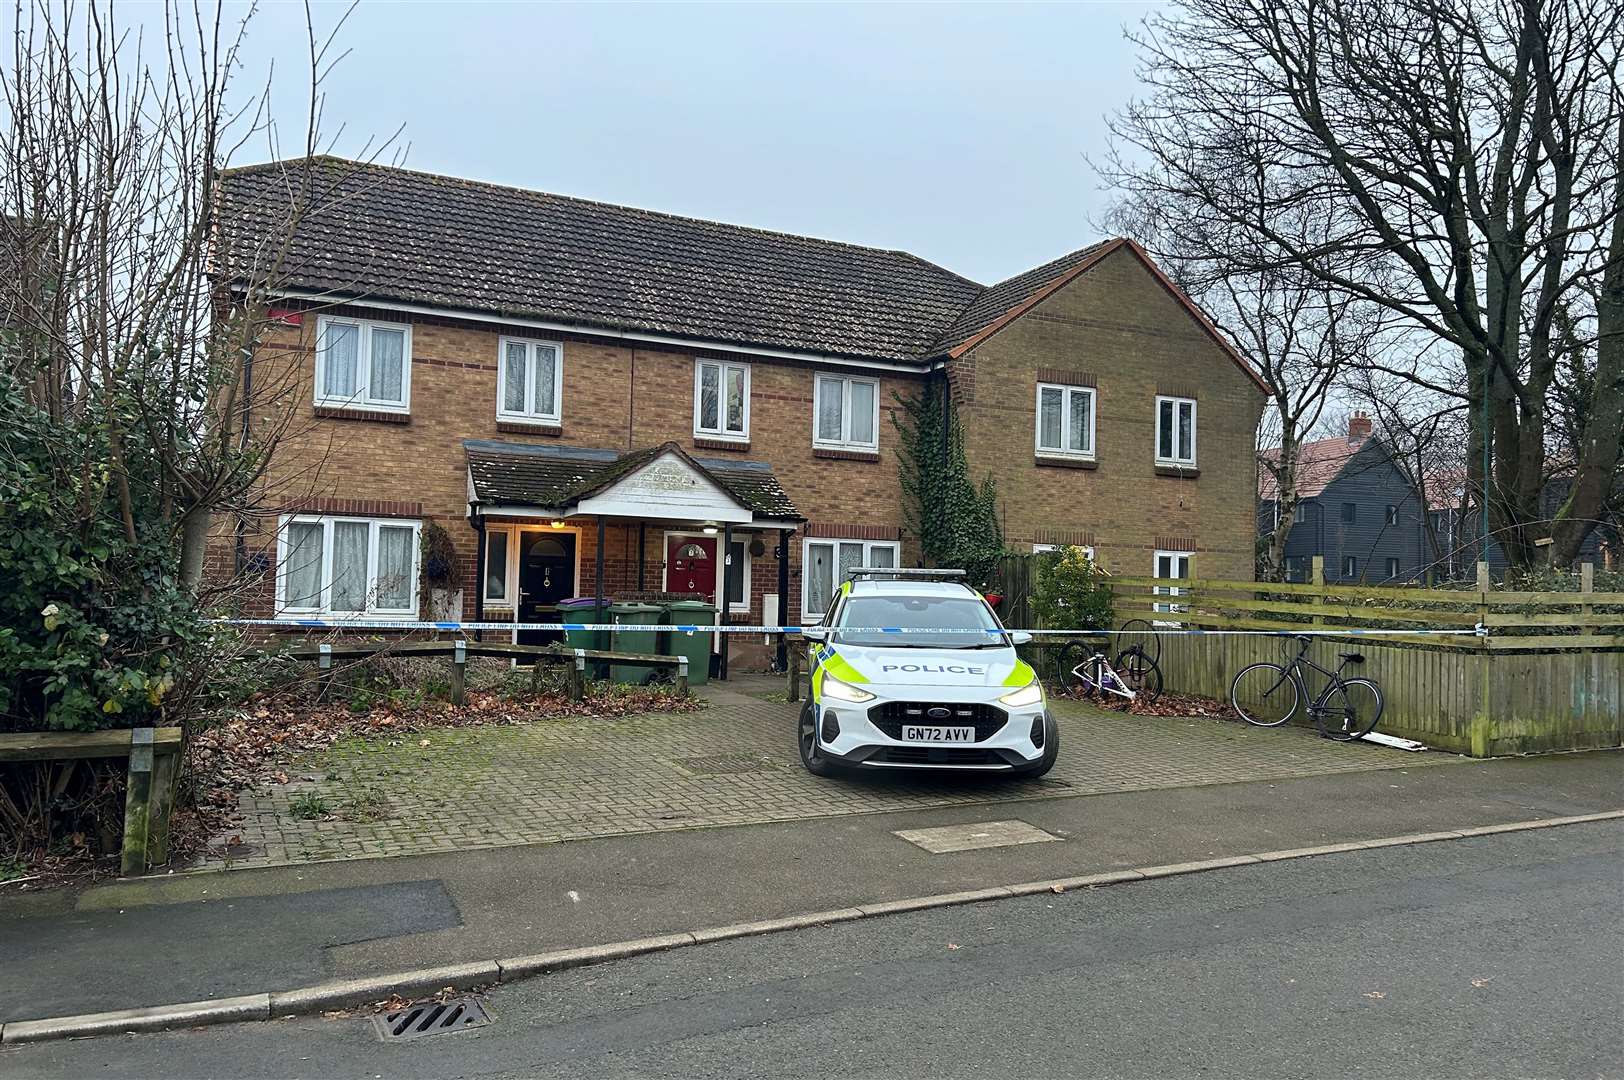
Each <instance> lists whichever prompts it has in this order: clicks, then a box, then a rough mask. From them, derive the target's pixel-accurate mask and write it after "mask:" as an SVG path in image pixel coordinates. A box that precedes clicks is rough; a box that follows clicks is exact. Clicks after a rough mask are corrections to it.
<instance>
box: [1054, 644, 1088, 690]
mask: <svg viewBox="0 0 1624 1080" xmlns="http://www.w3.org/2000/svg"><path fill="white" fill-rule="evenodd" d="M1093 655H1094V650H1092V649H1090V648H1089V647H1088V646H1086V645H1084V644H1082V643H1081V642H1077V641H1074V642H1072V643H1071V644H1070V645H1067V646H1065V647H1064V648H1062V649H1061V650H1060V652H1059V657H1060V661H1059V667H1060V690H1061V693H1063V694H1065V695H1066V696H1067V697H1075V698H1081V697H1092V696H1093V694H1094V682H1093V680H1092V679H1091V678H1089V666H1088V661H1089V658H1090V657H1092V656H1093Z"/></svg>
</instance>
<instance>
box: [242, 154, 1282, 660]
mask: <svg viewBox="0 0 1624 1080" xmlns="http://www.w3.org/2000/svg"><path fill="white" fill-rule="evenodd" d="M293 175H296V174H294V173H293V172H291V171H290V170H289V169H288V168H287V167H286V165H285V163H271V164H267V165H258V166H250V167H247V168H241V169H234V170H229V171H227V172H225V173H224V174H223V175H222V177H221V182H220V206H221V237H222V242H223V243H224V244H226V245H228V246H229V249H230V251H231V252H232V255H233V260H234V261H233V263H232V264H233V265H240V264H242V263H243V262H244V260H246V259H248V258H251V257H252V256H253V255H254V253H255V252H256V251H257V250H258V249H259V248H261V247H264V246H265V245H267V242H268V241H267V237H269V236H271V235H273V233H274V230H275V225H274V223H275V222H276V221H278V220H280V218H281V217H282V216H285V215H286V213H287V205H288V200H289V191H290V177H291V176H293ZM298 175H304V174H303V173H300V174H298ZM308 175H311V176H313V177H315V179H314V180H313V181H312V182H314V183H318V184H322V185H324V186H325V188H326V193H327V194H332V193H337V194H339V195H341V196H342V198H341V199H339V200H338V201H337V202H336V203H333V204H332V208H331V209H329V210H324V211H323V212H321V213H319V214H315V215H312V216H309V217H307V218H305V219H304V220H303V221H302V222H301V224H300V226H299V228H298V229H297V231H296V233H295V234H294V236H293V238H292V242H291V245H290V246H289V248H288V254H287V257H286V261H285V266H286V271H287V273H286V278H287V284H286V287H285V288H283V289H280V290H279V292H278V294H277V296H276V299H275V303H276V305H277V308H276V311H275V312H274V313H275V314H276V315H277V321H276V322H275V323H274V324H273V326H272V328H271V330H270V331H269V332H268V333H267V334H266V335H265V336H264V337H263V338H262V339H261V340H262V346H263V347H262V350H261V354H262V355H263V357H264V360H263V363H264V364H265V365H267V366H269V365H278V364H280V365H292V369H291V370H284V371H283V374H284V375H287V376H289V377H290V378H291V379H292V380H293V382H292V383H291V385H294V386H296V387H298V388H299V389H297V391H296V393H295V395H294V397H295V400H293V401H292V402H291V403H290V405H289V408H292V409H294V410H296V411H297V412H298V414H299V417H300V419H301V421H302V423H301V424H300V425H299V426H298V427H297V429H295V430H291V431H290V433H289V435H288V436H287V439H286V441H285V442H284V450H283V453H282V455H281V457H280V458H279V460H278V462H277V465H276V473H275V475H274V476H273V477H272V478H271V479H270V481H269V484H270V487H271V488H273V489H275V490H276V491H277V492H278V493H279V494H278V496H277V498H278V499H280V500H281V503H280V505H281V506H282V511H283V512H282V513H280V514H279V515H278V517H277V518H276V520H275V522H274V525H273V524H270V523H266V524H265V525H263V526H262V527H261V528H260V529H259V531H258V532H257V534H252V535H250V536H249V538H248V540H247V542H246V544H245V547H246V548H247V549H248V550H249V551H250V552H252V551H253V550H254V549H256V548H257V549H258V550H259V551H261V552H262V553H263V554H262V555H261V556H260V557H261V559H262V560H263V561H264V562H265V564H266V565H267V566H268V567H273V568H274V572H273V573H268V575H267V579H268V584H267V595H266V597H265V606H267V607H270V608H274V609H275V610H277V611H279V612H281V613H284V614H304V613H319V614H324V615H325V614H341V613H365V614H367V615H368V616H370V617H380V616H381V617H397V616H398V617H403V618H406V617H424V618H427V617H429V615H430V613H429V612H426V611H422V612H420V611H419V606H418V599H417V594H418V590H417V588H416V587H415V582H416V575H417V572H418V569H419V567H418V563H419V561H420V560H419V554H418V548H419V544H420V529H421V527H422V524H423V523H424V522H429V521H433V522H437V523H438V524H439V525H441V526H442V527H443V528H445V529H446V530H447V531H448V532H449V533H450V535H451V537H452V539H453V542H454V544H455V552H456V554H455V558H456V561H457V564H458V568H459V571H460V573H459V580H460V581H461V582H462V587H461V589H460V592H461V595H460V597H456V596H452V597H449V607H448V610H443V611H440V612H437V613H436V614H437V615H438V616H440V617H445V616H450V617H458V616H460V617H462V618H464V619H476V618H480V619H486V620H493V619H495V620H507V619H519V620H528V619H529V618H530V617H531V616H532V615H533V614H534V609H535V608H536V607H537V606H545V605H547V604H550V603H552V602H555V601H556V600H558V599H560V598H564V597H569V596H575V595H580V594H586V595H590V594H591V593H592V591H593V589H594V583H595V582H596V581H598V580H601V581H602V582H603V588H604V591H605V592H606V594H607V595H609V596H611V597H613V596H617V595H625V594H626V593H628V592H632V591H642V590H669V591H682V592H687V591H692V592H697V593H701V594H704V595H708V596H715V597H717V598H718V599H720V590H725V593H726V600H727V603H726V607H727V612H726V617H727V618H729V619H731V620H732V621H734V622H737V623H745V622H750V623H754V622H756V621H758V620H760V621H765V622H767V623H776V622H777V621H778V620H779V619H780V618H782V619H784V620H785V621H789V622H800V621H808V620H810V619H813V618H815V617H816V616H817V614H818V612H820V611H821V610H822V609H823V607H824V606H825V605H826V603H827V600H828V597H829V595H830V593H831V591H832V590H833V588H834V587H835V586H836V585H837V584H838V581H839V575H840V572H841V569H842V568H844V567H848V566H851V565H856V564H861V563H868V564H881V565H883V564H886V563H888V562H889V563H907V562H908V561H910V560H911V559H912V558H914V557H915V552H914V550H913V548H912V546H911V538H910V537H908V536H906V535H904V515H903V509H902V506H901V492H900V484H899V478H898V466H897V459H896V448H897V441H898V440H897V434H896V431H895V429H894V428H893V427H892V422H891V413H892V412H893V410H894V408H895V403H894V400H893V395H902V396H907V395H913V394H920V393H949V394H951V396H952V399H953V401H955V402H956V404H957V412H958V418H959V422H960V423H961V424H962V430H963V432H964V435H965V441H966V447H967V451H968V455H969V460H970V464H971V467H972V470H973V471H974V473H975V474H976V475H977V477H978V478H979V476H981V475H983V474H985V473H987V472H991V473H992V474H993V476H994V477H995V478H996V480H997V483H998V489H999V497H1000V501H1001V513H1002V515H1003V520H1004V528H1005V535H1006V539H1007V541H1008V543H1009V544H1010V546H1011V547H1014V548H1016V549H1022V548H1031V547H1034V546H1042V545H1046V544H1061V543H1075V544H1083V545H1088V546H1091V547H1092V548H1093V549H1094V550H1095V552H1096V554H1097V557H1098V558H1099V559H1100V560H1101V561H1102V562H1103V563H1104V564H1105V565H1106V566H1107V567H1108V568H1110V569H1112V570H1114V571H1117V572H1120V573H1137V574H1145V573H1151V572H1152V571H1156V572H1159V573H1164V574H1171V575H1174V576H1192V575H1193V574H1194V573H1195V570H1194V565H1199V566H1200V572H1201V574H1202V575H1203V576H1207V575H1211V576H1226V577H1227V576H1242V577H1250V576H1251V572H1252V560H1253V533H1254V520H1255V519H1254V476H1253V471H1252V466H1251V461H1252V454H1253V436H1254V432H1255V429H1256V426H1257V422H1258V418H1259V415H1260V412H1261V409H1262V404H1263V393H1262V387H1261V384H1260V383H1259V382H1258V379H1257V377H1256V376H1255V375H1254V374H1253V372H1252V370H1251V368H1250V367H1249V365H1248V364H1247V363H1246V362H1245V361H1244V360H1243V359H1242V358H1241V357H1240V356H1238V355H1236V354H1235V353H1234V352H1233V351H1232V350H1231V349H1230V348H1229V347H1228V346H1227V345H1226V344H1225V343H1224V342H1223V341H1222V339H1221V338H1220V337H1219V335H1218V334H1217V332H1216V331H1215V330H1214V329H1213V328H1212V326H1211V325H1210V324H1209V323H1208V322H1207V321H1206V319H1205V318H1204V317H1203V316H1202V315H1201V314H1200V312H1199V311H1197V310H1196V309H1195V307H1194V306H1193V305H1191V304H1190V303H1189V301H1188V300H1187V299H1185V298H1184V297H1183V295H1182V294H1181V293H1180V292H1179V291H1178V290H1177V289H1176V288H1175V287H1174V286H1173V285H1172V283H1171V282H1170V281H1169V280H1168V279H1167V278H1166V277H1165V276H1164V275H1163V274H1162V273H1161V272H1160V271H1159V270H1158V269H1157V268H1156V266H1155V265H1154V264H1153V263H1152V262H1151V261H1150V260H1149V258H1148V257H1147V256H1146V255H1145V253H1144V252H1143V251H1142V250H1141V249H1140V248H1138V247H1137V246H1136V245H1135V244H1133V243H1131V242H1129V241H1125V240H1110V241H1106V242H1104V243H1099V244H1095V245H1093V246H1091V247H1088V248H1085V249H1083V250H1081V251H1077V252H1074V253H1072V254H1070V255H1067V256H1064V257H1063V258H1061V259H1058V260H1056V261H1054V262H1052V263H1049V264H1047V265H1045V266H1042V267H1039V268H1037V269H1034V270H1031V271H1028V272H1026V273H1023V274H1021V275H1018V276H1017V277H1014V278H1011V279H1009V280H1008V281H1005V282H1001V283H999V284H997V285H994V286H991V287H984V286H982V285H979V284H977V283H975V282H973V281H970V280H968V279H966V278H963V277H961V276H959V275H957V274H954V273H952V272H950V271H948V270H945V269H943V268H941V267H938V266H935V265H933V264H931V263H929V262H926V261H925V260H923V259H920V258H918V257H916V256H913V255H909V254H906V253H904V252H897V251H884V250H879V249H874V248H865V247H858V246H854V245H849V244H841V243H834V242H831V241H826V240H818V239H811V238H807V237H800V236H792V235H787V234H782V233H773V232H766V231H762V230H758V229H750V228H743V227H739V226H733V225H725V224H718V223H715V222H708V221H699V220H695V219H690V218H682V217H675V216H671V215H666V214H659V213H653V212H649V211H644V210H636V209H629V208H626V207H619V206H611V205H606V204H602V203H595V202H590V201H586V200H581V199H574V198H566V197H561V196H556V195H549V194H544V193H540V192H533V191H526V190H520V189H516V188H508V187H501V186H497V185H493V184H486V183H479V182H474V181H468V180H461V179H455V178H449V177H442V176H433V175H428V174H425V173H419V172H414V171H409V170H404V169H396V168H385V167H380V166H370V165H360V164H356V163H353V162H346V161H341V160H339V159H321V160H319V161H317V162H316V163H315V167H314V168H313V169H311V170H309V173H308ZM318 462H319V463H320V468H319V469H318V468H317V467H316V463H318ZM273 501H275V500H273ZM780 553H782V556H783V557H781V554H780ZM271 578H274V585H273V584H272V583H270V581H269V579H271ZM273 591H274V597H273V596H272V595H271V593H272V592H273ZM785 598H787V599H785ZM781 601H782V602H781ZM747 644H750V643H747V642H742V641H741V642H739V645H740V646H741V647H742V646H745V645H747ZM754 644H755V645H756V646H757V647H758V648H759V646H760V645H761V641H760V639H755V641H754Z"/></svg>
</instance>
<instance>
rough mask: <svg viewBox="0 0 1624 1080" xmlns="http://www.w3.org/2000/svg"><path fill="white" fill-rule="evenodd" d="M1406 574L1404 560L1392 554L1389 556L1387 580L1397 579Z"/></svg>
mask: <svg viewBox="0 0 1624 1080" xmlns="http://www.w3.org/2000/svg"><path fill="white" fill-rule="evenodd" d="M1403 574H1404V561H1403V560H1402V559H1398V558H1395V557H1393V556H1391V555H1389V556H1388V557H1387V580H1388V581H1397V580H1399V578H1401V577H1402V576H1403Z"/></svg>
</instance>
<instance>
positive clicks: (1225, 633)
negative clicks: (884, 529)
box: [209, 612, 1489, 638]
mask: <svg viewBox="0 0 1624 1080" xmlns="http://www.w3.org/2000/svg"><path fill="white" fill-rule="evenodd" d="M1170 614H1175V615H1176V614H1177V613H1176V612H1172V613H1170ZM209 621H210V622H213V623H221V624H226V625H230V626H275V627H282V628H284V629H289V630H438V631H441V632H447V631H450V632H460V633H469V632H472V631H486V630H494V631H506V630H527V631H529V630H566V631H567V630H590V631H600V630H608V631H613V630H621V631H625V630H637V629H655V630H675V631H677V632H678V633H683V634H700V633H704V634H711V633H717V634H799V633H801V631H803V630H805V629H809V627H804V626H737V625H734V624H731V623H728V624H724V625H721V626H707V625H705V624H703V623H693V624H689V623H656V624H649V623H568V622H425V621H416V620H405V619H294V618H286V619H210V620H209ZM814 625H815V624H814ZM839 631H840V633H842V634H898V635H906V634H977V635H982V636H992V637H996V636H998V635H1000V634H1031V635H1032V636H1034V637H1116V636H1132V635H1135V634H1141V635H1143V634H1171V635H1185V636H1196V635H1200V636H1204V637H1288V638H1289V637H1472V638H1479V637H1488V636H1489V629H1488V627H1486V626H1484V625H1483V624H1482V623H1478V624H1477V625H1476V626H1474V627H1472V628H1470V629H1466V628H1461V627H1457V628H1455V629H1452V630H1422V629H1413V630H1389V629H1379V628H1366V627H1352V626H1348V627H1337V628H1335V629H1329V628H1323V627H1315V628H1306V627H1305V628H1304V629H1302V630H1201V629H1196V628H1193V627H1156V628H1152V629H1149V630H1036V629H1034V630H1006V629H1002V628H997V629H994V628H991V627H957V626H943V627H934V626H842V627H840V628H839Z"/></svg>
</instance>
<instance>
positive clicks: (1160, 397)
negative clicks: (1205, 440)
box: [1152, 394, 1201, 468]
mask: <svg viewBox="0 0 1624 1080" xmlns="http://www.w3.org/2000/svg"><path fill="white" fill-rule="evenodd" d="M1163 402H1172V403H1173V456H1172V457H1163V456H1162V404H1163ZM1180 405H1188V406H1190V456H1189V457H1180V456H1179V453H1178V449H1179V432H1178V424H1179V406H1180ZM1152 426H1153V427H1154V428H1155V429H1156V444H1155V450H1154V452H1155V455H1156V464H1158V465H1177V466H1180V467H1182V468H1191V467H1193V466H1194V465H1195V462H1196V446H1197V445H1198V443H1199V441H1200V440H1199V435H1200V426H1201V425H1200V411H1199V407H1198V406H1197V404H1196V400H1195V398H1188V397H1174V396H1173V395H1172V394H1157V395H1156V423H1155V424H1154V425H1152Z"/></svg>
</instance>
